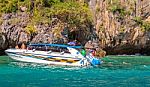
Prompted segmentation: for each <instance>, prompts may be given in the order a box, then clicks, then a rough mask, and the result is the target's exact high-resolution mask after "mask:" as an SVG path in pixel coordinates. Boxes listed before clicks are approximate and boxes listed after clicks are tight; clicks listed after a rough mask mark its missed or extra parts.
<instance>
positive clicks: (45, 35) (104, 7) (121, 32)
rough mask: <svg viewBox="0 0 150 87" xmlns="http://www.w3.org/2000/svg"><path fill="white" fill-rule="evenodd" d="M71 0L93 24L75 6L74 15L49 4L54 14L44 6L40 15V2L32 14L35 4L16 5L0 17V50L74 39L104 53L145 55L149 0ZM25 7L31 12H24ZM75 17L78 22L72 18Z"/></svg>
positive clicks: (149, 39)
mask: <svg viewBox="0 0 150 87" xmlns="http://www.w3.org/2000/svg"><path fill="white" fill-rule="evenodd" d="M23 1H24V0H23ZM58 1H59V0H58ZM60 1H62V2H63V1H67V0H60ZM74 1H77V2H80V3H81V4H83V6H84V3H86V4H88V5H87V6H89V7H88V8H90V10H91V13H92V19H93V22H91V21H89V20H88V19H86V17H87V16H88V14H89V13H88V12H87V13H86V11H87V10H85V9H87V8H83V9H84V10H80V8H81V7H76V8H79V9H77V10H79V11H77V12H79V13H77V14H75V13H74V12H75V11H70V10H69V9H70V8H69V9H67V10H66V9H63V8H62V7H61V8H62V9H63V10H61V9H60V11H56V10H57V9H56V8H54V7H53V8H52V7H51V5H50V6H49V7H51V8H50V9H54V11H52V12H54V13H55V11H56V13H57V15H56V13H55V15H52V16H51V12H49V13H48V11H49V10H47V7H44V8H45V9H46V10H45V9H44V10H45V13H42V11H41V10H43V7H42V5H43V4H41V3H40V2H38V3H40V4H37V3H36V5H37V7H36V9H35V10H34V12H33V5H32V4H35V3H32V4H30V6H29V7H27V5H22V4H21V6H20V7H19V6H17V11H18V10H19V11H18V12H9V11H10V10H12V9H8V12H9V13H2V14H0V32H1V34H0V44H2V45H0V51H1V50H5V49H7V48H8V47H10V46H12V47H14V46H15V45H16V44H18V43H22V42H25V43H29V42H31V43H67V42H68V41H70V40H73V39H77V40H78V41H79V42H81V44H83V45H84V44H85V43H86V42H87V41H88V40H93V42H94V44H96V45H97V46H99V47H101V48H103V49H105V50H106V52H107V54H135V53H142V54H145V53H146V54H148V53H149V52H148V51H149V49H150V44H149V43H150V32H149V31H150V0H74ZM19 4H20V3H19ZM14 5H15V4H14ZM36 5H34V6H36ZM70 5H71V4H69V6H70ZM43 6H45V5H43ZM56 6H57V5H56ZM73 6H75V5H73ZM77 6H78V5H77ZM85 7H86V6H85ZM29 8H30V10H31V11H29V12H28V11H27V9H29ZM65 8H66V7H65ZM73 9H75V8H73ZM61 11H64V12H66V13H63V12H61ZM46 12H47V13H46ZM59 12H60V13H59ZM41 13H42V14H41ZM58 13H59V14H58ZM69 13H70V15H68V14H69ZM38 14H40V15H38ZM74 14H75V15H74ZM42 16H44V17H42ZM78 17H79V19H76V18H78ZM84 17H85V18H84ZM71 18H72V19H71ZM33 19H35V20H34V21H33ZM47 19H51V20H48V21H47ZM74 19H76V20H74ZM80 19H81V20H80ZM41 20H42V22H40V23H36V24H35V21H36V22H39V21H41ZM72 20H73V21H72ZM68 21H69V22H68ZM73 23H74V24H73Z"/></svg>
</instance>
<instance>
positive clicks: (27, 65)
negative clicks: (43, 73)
mask: <svg viewBox="0 0 150 87" xmlns="http://www.w3.org/2000/svg"><path fill="white" fill-rule="evenodd" d="M9 66H13V67H20V68H30V69H51V70H54V69H63V70H80V69H87V68H92V67H89V66H87V67H71V66H58V65H57V66H56V65H48V64H37V63H28V62H17V61H15V62H10V63H9Z"/></svg>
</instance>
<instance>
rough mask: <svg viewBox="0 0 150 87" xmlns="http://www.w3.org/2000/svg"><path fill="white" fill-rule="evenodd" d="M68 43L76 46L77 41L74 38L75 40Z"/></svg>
mask: <svg viewBox="0 0 150 87" xmlns="http://www.w3.org/2000/svg"><path fill="white" fill-rule="evenodd" d="M67 44H68V45H70V46H75V45H76V41H75V40H73V41H70V42H69V43H67Z"/></svg>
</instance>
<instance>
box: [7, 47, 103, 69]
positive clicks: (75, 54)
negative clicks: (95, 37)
mask: <svg viewBox="0 0 150 87" xmlns="http://www.w3.org/2000/svg"><path fill="white" fill-rule="evenodd" d="M82 48H83V47H82V46H68V45H61V44H30V45H28V47H27V48H26V49H15V48H13V49H7V50H5V52H6V54H7V55H8V56H9V57H10V58H12V59H14V60H17V61H22V62H31V63H42V64H49V65H64V66H90V65H91V66H98V65H100V64H101V63H102V61H101V60H100V59H98V58H96V57H94V56H92V55H90V54H86V56H83V55H82V54H81V53H80V51H79V50H81V49H82Z"/></svg>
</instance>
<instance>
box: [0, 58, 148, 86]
mask: <svg viewBox="0 0 150 87" xmlns="http://www.w3.org/2000/svg"><path fill="white" fill-rule="evenodd" d="M103 61H104V63H103V64H102V65H101V66H99V67H82V68H81V67H63V66H48V65H42V64H34V63H23V62H15V61H12V60H10V59H9V58H8V56H0V87H150V56H106V57H105V58H103Z"/></svg>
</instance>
